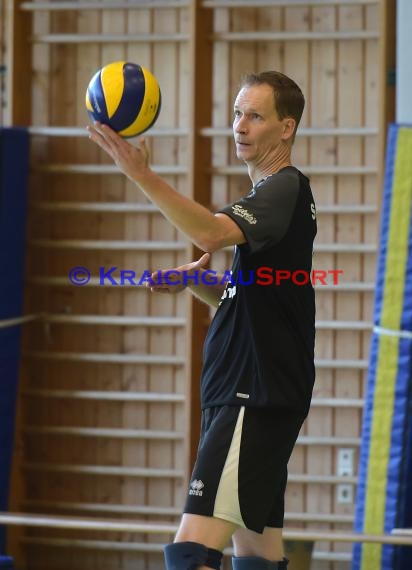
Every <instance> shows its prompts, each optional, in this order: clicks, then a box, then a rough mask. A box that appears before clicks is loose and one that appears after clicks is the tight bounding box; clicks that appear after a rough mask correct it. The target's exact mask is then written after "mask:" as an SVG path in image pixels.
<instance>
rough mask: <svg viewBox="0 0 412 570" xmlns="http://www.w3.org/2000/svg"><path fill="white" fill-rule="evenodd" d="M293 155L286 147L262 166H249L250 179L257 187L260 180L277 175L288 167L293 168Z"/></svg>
mask: <svg viewBox="0 0 412 570" xmlns="http://www.w3.org/2000/svg"><path fill="white" fill-rule="evenodd" d="M291 164H292V160H291V153H290V148H289V147H288V146H286V145H285V146H284V147H283V148H282V151H281V152H280V153H276V155H275V156H273V157H271V159H270V160H267V161H265V162H264V163H262V164H247V167H248V172H249V177H250V179H251V181H252V183H253V185H255V184H256V183H257V182H259V180H262V179H264V178H267V177H268V176H271V175H272V174H276V172H279V170H282V168H285V167H286V166H291Z"/></svg>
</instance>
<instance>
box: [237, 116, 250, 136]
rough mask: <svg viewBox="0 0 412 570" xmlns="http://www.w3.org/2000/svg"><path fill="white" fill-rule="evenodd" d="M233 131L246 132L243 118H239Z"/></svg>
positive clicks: (245, 123)
mask: <svg viewBox="0 0 412 570" xmlns="http://www.w3.org/2000/svg"><path fill="white" fill-rule="evenodd" d="M235 131H236V132H237V133H246V132H247V122H246V120H245V118H244V117H240V118H239V120H238V121H237V122H236V125H235Z"/></svg>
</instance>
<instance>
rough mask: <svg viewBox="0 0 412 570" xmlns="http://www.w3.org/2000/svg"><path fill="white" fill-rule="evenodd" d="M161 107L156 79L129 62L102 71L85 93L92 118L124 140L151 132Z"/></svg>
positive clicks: (88, 110) (148, 72)
mask: <svg viewBox="0 0 412 570" xmlns="http://www.w3.org/2000/svg"><path fill="white" fill-rule="evenodd" d="M160 107H161V93H160V87H159V84H158V82H157V79H156V77H155V76H154V75H153V74H152V73H151V72H150V71H149V70H148V69H146V68H145V67H143V66H141V65H138V64H136V63H130V62H127V61H115V62H113V63H109V64H107V65H105V66H104V67H102V68H101V69H99V71H97V72H96V73H95V74H94V75H93V77H92V78H91V80H90V83H89V85H88V87H87V91H86V109H87V112H88V114H89V117H90V119H91V120H92V121H99V122H100V123H104V124H106V125H109V126H110V127H111V128H112V129H113V130H114V131H116V132H117V133H118V134H119V135H121V136H122V137H125V138H127V137H135V136H137V135H140V134H142V133H144V132H145V131H147V130H148V129H150V127H152V126H153V125H154V123H155V122H156V120H157V117H158V116H159V112H160Z"/></svg>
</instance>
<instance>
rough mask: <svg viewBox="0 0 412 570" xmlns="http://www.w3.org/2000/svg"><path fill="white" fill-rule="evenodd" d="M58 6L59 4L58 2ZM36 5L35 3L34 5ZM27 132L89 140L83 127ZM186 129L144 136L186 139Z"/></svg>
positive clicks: (157, 130) (156, 130) (35, 127)
mask: <svg viewBox="0 0 412 570" xmlns="http://www.w3.org/2000/svg"><path fill="white" fill-rule="evenodd" d="M59 4H60V2H59ZM36 5H37V3H36ZM28 132H29V134H30V135H33V136H47V137H83V138H89V133H88V131H87V130H86V128H85V127H63V126H61V127H54V126H50V125H43V126H42V125H32V126H30V127H28ZM188 134H189V133H188V131H187V129H181V128H177V127H163V128H156V127H155V128H153V129H150V130H149V131H147V132H146V133H145V134H144V136H145V138H146V137H186V136H187V135H188Z"/></svg>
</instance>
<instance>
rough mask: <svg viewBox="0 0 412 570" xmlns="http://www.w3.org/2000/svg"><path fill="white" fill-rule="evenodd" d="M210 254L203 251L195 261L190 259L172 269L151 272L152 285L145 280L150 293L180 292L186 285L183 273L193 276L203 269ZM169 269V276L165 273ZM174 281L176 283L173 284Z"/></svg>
mask: <svg viewBox="0 0 412 570" xmlns="http://www.w3.org/2000/svg"><path fill="white" fill-rule="evenodd" d="M209 259H210V254H209V253H205V254H204V255H202V257H201V258H200V259H198V260H197V261H192V262H191V263H186V264H185V265H179V267H175V268H173V269H161V270H159V271H155V272H154V273H152V275H151V277H152V281H153V282H154V283H155V285H154V286H153V285H152V284H151V283H148V282H146V287H148V288H149V289H150V290H151V291H152V293H180V291H183V290H184V289H186V287H187V286H188V285H187V284H186V283H185V279H184V275H186V276H187V277H193V276H194V275H195V273H196V271H199V272H200V270H201V269H203V268H204V267H205V266H206V265H207V263H208V262H209ZM168 271H171V272H172V273H171V275H170V277H168V275H167V273H168ZM173 282H176V284H173Z"/></svg>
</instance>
